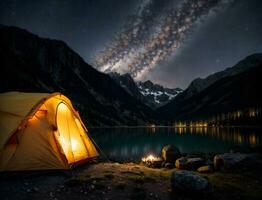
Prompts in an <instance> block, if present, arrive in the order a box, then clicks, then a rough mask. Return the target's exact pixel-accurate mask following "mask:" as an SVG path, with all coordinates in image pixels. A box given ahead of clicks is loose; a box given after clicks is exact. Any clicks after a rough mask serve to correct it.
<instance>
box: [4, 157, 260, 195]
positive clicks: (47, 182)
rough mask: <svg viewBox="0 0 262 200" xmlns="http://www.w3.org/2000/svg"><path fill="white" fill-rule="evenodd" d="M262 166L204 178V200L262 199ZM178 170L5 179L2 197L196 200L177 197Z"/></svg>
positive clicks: (97, 170) (108, 167)
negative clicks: (207, 187)
mask: <svg viewBox="0 0 262 200" xmlns="http://www.w3.org/2000/svg"><path fill="white" fill-rule="evenodd" d="M261 163H262V162H258V163H257V164H256V165H255V166H254V165H252V167H250V168H245V169H241V170H236V171H235V172H214V173H212V174H201V176H203V177H205V178H207V179H208V180H209V181H210V183H211V184H212V186H213V192H212V193H210V194H208V195H207V196H205V197H202V199H203V198H204V199H223V200H224V199H262V176H261V172H260V170H261V169H262V168H261V167H262V164H261ZM176 170H177V169H165V168H161V169H152V168H148V167H145V166H142V165H138V164H134V163H125V164H119V163H96V164H90V165H86V166H84V167H82V168H81V169H76V170H72V171H71V172H67V173H61V172H60V173H59V172H57V173H52V174H43V173H40V174H33V175H27V176H21V175H19V176H12V177H8V176H3V177H1V180H0V197H1V199H3V200H7V199H8V200H13V199H16V200H17V199H38V200H41V199H50V200H59V199H65V200H69V199H70V200H74V199H77V200H81V199H104V200H110V199H112V200H114V199H117V200H118V199H119V200H123V199H143V200H144V199H196V197H195V196H191V195H190V194H179V195H178V194H174V193H172V191H171V185H170V176H171V173H172V172H173V171H176Z"/></svg>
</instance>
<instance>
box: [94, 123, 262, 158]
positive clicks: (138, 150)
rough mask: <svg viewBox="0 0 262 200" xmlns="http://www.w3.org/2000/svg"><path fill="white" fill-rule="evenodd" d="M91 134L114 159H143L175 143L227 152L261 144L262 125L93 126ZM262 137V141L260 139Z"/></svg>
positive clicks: (189, 150)
mask: <svg viewBox="0 0 262 200" xmlns="http://www.w3.org/2000/svg"><path fill="white" fill-rule="evenodd" d="M89 131H90V134H91V136H92V138H93V139H94V140H95V142H96V143H97V144H98V146H99V147H100V148H101V150H102V151H103V152H104V153H105V154H106V155H107V156H108V157H109V158H111V159H114V160H134V161H135V160H140V159H141V157H143V156H145V155H147V154H149V153H153V154H155V155H160V153H161V149H162V147H163V146H164V145H167V144H174V145H175V146H177V147H178V148H179V149H180V151H181V152H182V153H197V152H201V153H223V152H228V151H230V150H231V149H233V148H236V147H238V148H240V149H241V148H242V149H247V148H249V147H255V146H258V145H261V142H262V134H261V129H250V128H171V127H156V128H140V127H138V128H93V129H90V130H89ZM260 141H261V142H260Z"/></svg>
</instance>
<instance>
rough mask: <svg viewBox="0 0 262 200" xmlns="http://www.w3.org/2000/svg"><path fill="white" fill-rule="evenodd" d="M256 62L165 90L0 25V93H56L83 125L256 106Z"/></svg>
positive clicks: (259, 71) (160, 120) (259, 60)
mask: <svg viewBox="0 0 262 200" xmlns="http://www.w3.org/2000/svg"><path fill="white" fill-rule="evenodd" d="M261 65H262V54H253V55H250V56H248V57H246V58H245V59H243V60H242V61H240V62H239V63H237V64H236V65H235V66H233V67H231V68H227V69H225V70H224V71H221V72H217V73H214V74H212V75H210V76H208V77H206V78H197V79H195V80H193V81H192V82H191V84H190V85H189V87H188V88H187V89H185V90H181V89H179V88H174V89H170V88H165V87H162V86H160V85H158V84H154V83H152V82H151V81H145V82H135V81H134V80H133V78H132V77H131V76H130V75H129V74H123V75H120V74H117V73H110V74H104V73H101V72H99V71H97V70H96V69H94V68H93V67H92V66H90V65H89V64H87V63H86V62H85V61H84V60H83V59H82V58H81V57H80V56H79V55H78V54H77V53H76V52H74V51H73V50H72V49H70V47H69V46H68V45H67V44H66V43H64V42H63V41H59V40H53V39H47V38H40V37H38V36H37V35H34V34H32V33H30V32H28V31H26V30H24V29H20V28H17V27H10V26H3V25H0V66H1V68H0V70H1V71H0V72H1V73H0V85H1V87H0V92H7V91H23V92H50V93H51V92H61V93H63V94H65V95H67V96H68V97H69V98H70V99H72V101H73V103H74V106H75V107H76V108H77V109H78V110H79V111H80V113H81V116H82V117H83V119H84V121H85V123H86V124H87V126H123V125H130V126H137V125H148V124H152V123H156V124H165V123H166V122H172V121H174V120H199V119H207V118H209V117H212V116H214V115H217V114H219V113H226V112H231V111H234V110H238V109H241V108H246V107H254V106H256V107H261V102H262V101H261V100H262V99H261V97H260V96H261V95H260V93H261V89H262V88H261V85H262V83H261V82H262V80H261V78H260V77H261V76H262V68H261Z"/></svg>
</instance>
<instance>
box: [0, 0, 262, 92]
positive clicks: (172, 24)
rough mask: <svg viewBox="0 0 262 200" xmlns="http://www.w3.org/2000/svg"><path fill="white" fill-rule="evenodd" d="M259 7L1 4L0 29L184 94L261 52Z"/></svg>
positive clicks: (73, 1)
mask: <svg viewBox="0 0 262 200" xmlns="http://www.w3.org/2000/svg"><path fill="white" fill-rule="evenodd" d="M261 11H262V1H261V0H67V1H66V0H64V1H62V0H50V1H48V0H37V1H36V0H1V1H0V23H1V24H5V25H14V26H18V27H21V28H25V29H27V30H29V31H31V32H33V33H36V34H38V35H39V36H42V37H48V38H54V39H59V40H64V41H65V42H66V43H67V44H68V45H69V46H70V47H71V48H73V49H74V50H75V51H76V52H77V53H79V54H80V56H82V57H83V58H84V59H85V60H86V61H87V62H88V63H90V64H92V65H93V66H94V67H96V68H97V69H98V70H101V71H104V72H111V71H117V72H120V73H126V72H128V73H130V74H131V75H132V76H133V77H134V78H135V79H136V80H147V79H150V80H152V81H154V82H157V83H160V84H163V85H165V86H169V87H181V88H185V87H187V86H188V84H189V83H190V82H191V81H192V80H193V79H194V78H197V77H205V76H207V75H209V74H211V73H214V72H217V71H220V70H223V69H225V68H226V67H230V66H232V65H234V64H235V63H236V62H237V61H239V60H241V59H243V58H244V57H246V56H248V55H250V54H252V53H258V52H262V12H261Z"/></svg>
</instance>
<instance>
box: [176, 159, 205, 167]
mask: <svg viewBox="0 0 262 200" xmlns="http://www.w3.org/2000/svg"><path fill="white" fill-rule="evenodd" d="M204 164H205V161H204V159H203V158H186V157H182V158H179V159H177V160H176V163H175V165H176V168H178V169H187V170H195V169H198V168H199V167H201V166H203V165H204Z"/></svg>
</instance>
